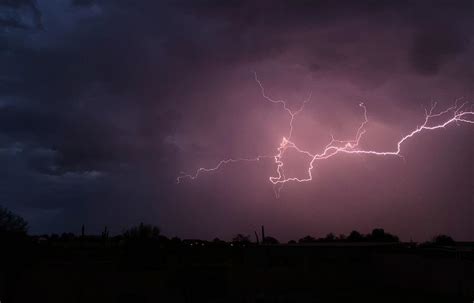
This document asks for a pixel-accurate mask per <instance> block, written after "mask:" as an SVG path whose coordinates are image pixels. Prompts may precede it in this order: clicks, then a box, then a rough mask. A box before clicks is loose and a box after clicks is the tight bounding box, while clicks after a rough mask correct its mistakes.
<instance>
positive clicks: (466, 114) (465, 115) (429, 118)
mask: <svg viewBox="0 0 474 303" xmlns="http://www.w3.org/2000/svg"><path fill="white" fill-rule="evenodd" d="M254 76H255V81H256V82H257V84H258V85H259V87H260V91H261V94H262V96H263V98H264V99H265V100H267V101H268V102H271V103H274V104H278V105H280V106H282V107H283V110H284V111H285V112H287V113H288V115H289V118H290V120H289V123H288V134H287V136H285V137H283V138H282V140H281V142H280V145H279V146H278V148H277V149H276V150H277V153H276V154H275V155H258V156H256V157H254V158H235V159H232V158H231V159H226V160H221V161H220V162H219V163H217V165H216V166H214V167H211V168H205V167H200V168H198V169H197V170H196V171H195V173H194V174H186V173H183V172H182V173H181V174H180V175H179V176H178V177H177V178H176V182H177V183H180V182H181V181H182V180H183V179H185V178H189V179H191V180H194V179H196V178H198V177H199V176H200V174H202V173H207V172H212V171H216V170H218V169H220V168H221V167H222V166H224V165H226V164H229V163H236V162H255V161H260V160H262V159H272V158H273V161H274V163H275V164H276V171H275V175H274V176H270V177H269V178H268V179H269V181H270V182H271V183H272V184H273V185H274V190H275V196H276V197H277V198H278V197H279V195H280V191H281V189H282V188H283V186H284V185H285V184H286V183H288V182H309V181H311V180H313V174H312V171H313V169H314V166H315V163H316V162H317V161H321V160H327V159H329V158H331V157H333V156H336V155H337V154H366V155H373V156H396V157H403V155H402V154H401V150H402V145H403V144H404V143H405V142H406V141H407V140H409V139H411V138H413V137H415V136H416V135H418V134H420V133H422V132H426V131H433V130H437V129H442V128H446V127H447V126H449V125H451V124H458V125H460V124H461V123H466V124H474V110H473V109H472V106H471V109H470V110H465V108H466V107H467V102H464V103H462V104H460V105H458V103H459V101H460V100H461V99H458V100H456V101H455V104H454V105H453V106H451V107H449V108H447V109H445V110H442V111H438V112H435V110H436V106H437V104H436V103H432V105H431V107H430V109H429V110H428V109H425V118H424V121H423V123H422V124H421V125H420V126H418V127H416V128H415V129H414V130H412V131H411V132H409V133H407V134H406V135H405V136H403V137H402V138H401V139H400V140H399V141H398V142H396V144H395V145H394V148H393V149H392V150H388V151H378V150H370V149H369V150H366V149H362V148H360V147H359V143H360V141H361V139H362V138H363V136H364V134H365V133H366V129H365V127H366V125H367V124H368V123H369V119H368V115H367V108H366V106H365V104H364V103H360V104H359V106H360V107H361V108H362V111H363V120H362V122H361V124H360V125H359V127H358V128H357V129H356V131H355V134H354V137H353V138H352V139H349V140H337V139H335V138H334V136H333V135H331V140H330V141H329V143H328V144H327V145H326V146H325V147H324V149H323V150H322V151H321V152H320V153H313V152H311V151H308V150H304V149H301V148H300V147H298V145H297V144H296V143H295V142H293V141H292V139H291V137H292V134H293V122H294V120H295V118H296V116H297V115H298V114H299V113H301V112H302V111H303V110H304V107H305V105H306V104H307V103H308V102H310V100H311V95H312V93H311V92H310V93H309V96H308V98H307V99H305V100H303V102H302V103H301V106H300V107H299V108H298V109H296V110H292V109H290V107H289V106H288V105H287V103H286V101H285V100H281V99H273V98H271V97H269V96H268V95H267V93H266V91H265V87H264V86H263V84H262V82H261V81H260V80H259V78H258V76H257V73H254ZM434 119H438V120H441V121H438V123H434V122H433V120H434ZM288 150H294V151H296V152H297V153H299V154H301V155H304V156H306V157H308V158H309V164H308V168H307V177H303V178H299V177H286V176H285V173H284V168H285V163H284V159H283V158H284V155H285V153H286V152H287V151H288Z"/></svg>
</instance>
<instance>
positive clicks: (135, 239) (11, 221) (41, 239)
mask: <svg viewBox="0 0 474 303" xmlns="http://www.w3.org/2000/svg"><path fill="white" fill-rule="evenodd" d="M27 232H28V224H27V222H26V221H25V220H24V219H23V218H21V217H20V216H18V215H16V214H14V213H12V212H11V211H9V210H7V209H6V208H3V207H1V206H0V238H1V239H3V240H7V239H10V240H11V239H17V240H18V239H22V240H25V239H28V240H33V241H34V242H37V243H111V244H119V245H120V244H123V245H140V244H147V245H150V244H153V245H159V246H163V245H171V246H173V245H188V246H206V245H214V246H216V245H217V246H224V245H229V246H246V245H259V244H264V245H278V244H282V243H280V241H279V240H278V239H277V238H275V237H271V236H265V234H264V229H263V226H262V235H261V238H260V239H259V235H258V234H257V233H256V232H255V239H254V240H253V241H252V239H251V237H250V236H249V235H243V234H237V235H235V236H234V237H233V238H232V240H231V241H230V242H226V241H223V240H220V239H218V238H215V239H214V240H212V241H206V240H198V239H186V240H181V239H180V238H177V237H173V238H168V237H166V236H164V235H162V234H161V231H160V229H159V228H158V227H157V226H154V225H151V224H144V223H140V224H138V225H136V226H132V227H131V228H129V229H126V230H124V231H123V232H122V233H121V234H119V235H115V236H110V235H109V230H108V228H107V227H105V228H104V230H103V231H102V233H101V234H99V235H87V234H86V231H85V226H84V225H83V226H82V228H81V234H80V235H75V234H73V233H63V234H61V235H58V234H51V235H40V236H28V235H27ZM338 242H339V243H344V242H347V243H354V242H377V243H398V242H400V241H399V238H398V236H396V235H392V234H390V233H387V232H385V231H384V229H382V228H376V229H374V230H372V232H371V233H369V234H362V233H360V232H358V231H355V230H354V231H352V232H351V233H350V234H349V235H347V236H346V235H344V234H340V235H337V236H336V235H335V234H333V233H329V234H327V235H326V236H325V237H320V238H316V237H313V236H310V235H307V236H305V237H303V238H301V239H299V240H297V241H295V240H290V241H288V242H287V243H286V244H288V245H297V244H301V245H307V244H313V243H338ZM425 244H437V245H447V246H449V245H454V244H455V241H454V240H453V239H452V238H451V237H449V236H447V235H437V236H435V237H433V239H432V240H431V241H428V242H426V243H425Z"/></svg>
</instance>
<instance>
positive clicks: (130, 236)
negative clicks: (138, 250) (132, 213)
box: [123, 223, 161, 240]
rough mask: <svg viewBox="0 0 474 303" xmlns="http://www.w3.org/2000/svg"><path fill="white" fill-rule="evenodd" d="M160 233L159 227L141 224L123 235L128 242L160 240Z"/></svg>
mask: <svg viewBox="0 0 474 303" xmlns="http://www.w3.org/2000/svg"><path fill="white" fill-rule="evenodd" d="M160 232H161V231H160V229H159V228H158V227H157V226H153V225H151V224H143V223H140V225H138V226H133V227H131V228H129V229H128V230H126V231H125V232H124V233H123V235H124V237H125V239H127V240H158V239H159V237H160Z"/></svg>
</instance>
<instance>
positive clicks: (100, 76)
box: [0, 0, 474, 241]
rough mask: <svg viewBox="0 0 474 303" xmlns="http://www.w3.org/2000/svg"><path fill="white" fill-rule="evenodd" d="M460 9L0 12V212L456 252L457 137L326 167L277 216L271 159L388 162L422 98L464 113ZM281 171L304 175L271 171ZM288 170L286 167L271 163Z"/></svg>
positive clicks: (465, 35)
mask: <svg viewBox="0 0 474 303" xmlns="http://www.w3.org/2000/svg"><path fill="white" fill-rule="evenodd" d="M473 16H474V2H472V1H347V2H345V1H290V0H287V1H271V2H270V1H251V0H249V1H217V0H215V1H213V0H209V1H152V0H140V1H137V0H103V1H101V0H97V1H94V0H72V1H67V0H37V1H34V0H16V1H15V0H0V67H1V68H0V167H1V170H0V204H1V205H3V206H6V207H8V208H9V209H11V210H12V211H14V212H16V213H18V214H20V215H22V216H23V217H24V218H25V219H27V221H28V222H29V224H30V232H31V233H33V234H37V233H51V232H55V233H62V232H75V233H78V232H79V231H80V228H81V225H82V224H85V226H86V230H87V231H88V232H91V233H92V232H99V231H100V230H102V229H103V228H104V226H105V225H107V226H108V227H109V229H111V231H112V232H113V233H119V232H121V231H122V230H123V229H124V228H126V227H129V226H130V225H132V224H137V223H139V222H141V221H143V222H147V223H152V224H155V225H158V226H159V227H160V228H161V229H162V231H163V233H164V234H166V235H168V236H175V235H176V236H179V237H181V238H204V239H212V238H214V237H219V238H222V239H230V238H231V237H232V236H233V235H235V234H237V233H243V234H253V231H254V230H258V229H259V226H260V225H262V224H264V225H265V227H266V230H267V234H269V235H272V236H275V237H277V238H279V239H280V240H289V239H298V238H301V237H303V236H305V235H307V234H311V235H313V236H324V235H326V234H327V233H329V232H333V233H335V234H340V233H345V234H348V233H349V232H350V231H351V230H354V229H356V230H359V231H360V232H364V233H366V232H370V231H371V230H372V229H373V228H376V227H382V228H385V230H386V231H389V232H391V233H394V234H397V235H399V236H400V237H401V239H402V240H410V239H413V240H418V241H421V240H428V239H430V238H431V237H432V236H434V235H436V234H440V233H445V234H449V235H451V236H452V237H453V238H454V239H456V240H474V220H473V216H474V158H473V155H474V140H473V139H474V125H466V124H459V125H456V124H453V125H450V126H449V127H448V128H446V129H442V130H437V131H432V132H427V133H423V134H420V135H419V136H417V137H416V138H413V139H412V140H410V141H409V142H407V143H406V144H405V145H404V146H403V150H402V154H403V156H404V159H400V158H398V157H374V156H368V155H338V156H335V157H332V158H331V159H328V160H326V161H322V162H318V165H317V167H315V169H314V170H313V175H314V178H313V181H311V182H308V183H303V184H300V183H291V184H287V185H286V186H285V187H284V189H282V191H281V195H280V198H279V199H276V198H275V194H274V188H273V186H272V184H271V183H270V182H269V180H268V177H269V176H272V175H274V174H275V164H274V162H272V160H262V161H258V162H252V163H243V162H242V163H233V164H229V165H226V166H224V167H222V168H221V169H220V170H218V171H216V172H212V173H207V174H202V175H201V176H200V177H199V178H198V179H196V180H183V182H181V183H180V184H176V177H177V176H178V175H179V173H180V172H181V171H184V172H187V173H193V172H195V171H196V169H197V168H199V167H201V166H204V167H212V166H215V165H216V164H217V163H218V162H219V161H220V160H221V159H227V158H230V157H254V156H255V155H259V154H275V152H276V148H277V147H278V145H279V144H280V141H281V140H282V137H283V136H284V135H285V134H286V132H287V128H288V116H287V114H285V112H284V111H283V110H282V108H281V107H280V106H278V105H275V104H271V103H269V102H267V101H266V100H265V99H264V98H263V97H262V94H261V91H260V88H259V86H258V84H257V83H256V81H255V79H254V72H257V73H258V77H259V79H260V80H261V81H262V83H263V84H264V85H265V88H266V92H267V93H268V95H270V96H271V97H272V98H275V99H279V98H282V99H285V100H286V101H287V102H288V105H289V106H290V107H292V108H295V109H296V108H298V107H299V106H300V104H301V102H302V100H304V99H305V98H306V97H307V96H308V93H309V92H310V91H312V99H311V102H310V103H308V104H307V105H306V107H305V110H304V112H302V113H301V114H300V115H299V116H298V118H297V119H296V120H295V122H294V134H293V140H294V141H297V142H298V143H299V144H300V145H301V146H303V147H304V148H307V149H309V150H311V151H314V152H318V151H320V150H321V149H323V148H324V146H325V145H326V144H327V143H328V141H329V140H330V135H331V134H334V136H336V137H338V138H347V137H351V136H353V134H354V130H355V129H357V127H358V126H359V124H360V122H361V121H362V119H363V115H362V114H363V113H362V112H361V108H360V107H359V106H358V105H359V103H360V102H364V103H365V105H366V106H367V111H368V115H369V124H368V125H367V134H366V135H365V137H364V140H363V142H361V144H362V145H363V146H364V147H365V148H374V149H392V148H393V146H394V144H396V142H397V141H398V140H399V139H400V138H401V137H402V136H403V135H405V134H406V133H407V132H409V131H411V130H413V129H414V128H416V127H417V126H418V125H420V124H421V123H422V122H423V119H424V115H425V112H424V110H425V108H429V107H430V104H431V103H432V102H434V101H437V102H438V107H439V108H440V109H442V108H446V107H449V106H451V105H453V104H454V102H455V100H456V99H457V98H461V97H463V98H464V99H463V100H465V101H472V100H474V98H473V97H474V85H473V83H474V60H473V58H474V43H473V42H474V40H473V39H472V38H473V35H474V17H473ZM289 161H291V163H293V164H292V166H291V168H289V170H288V174H290V175H292V176H302V175H304V174H305V166H304V165H305V164H304V159H298V157H294V159H289ZM288 163H290V162H288Z"/></svg>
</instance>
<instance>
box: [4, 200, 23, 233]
mask: <svg viewBox="0 0 474 303" xmlns="http://www.w3.org/2000/svg"><path fill="white" fill-rule="evenodd" d="M27 231H28V223H27V222H26V221H25V220H24V219H23V218H22V217H20V216H18V215H16V214H14V213H12V212H11V211H9V210H8V209H6V208H4V207H2V206H0V233H14V234H22V235H24V234H26V232H27Z"/></svg>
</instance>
